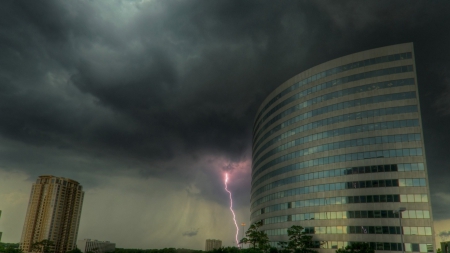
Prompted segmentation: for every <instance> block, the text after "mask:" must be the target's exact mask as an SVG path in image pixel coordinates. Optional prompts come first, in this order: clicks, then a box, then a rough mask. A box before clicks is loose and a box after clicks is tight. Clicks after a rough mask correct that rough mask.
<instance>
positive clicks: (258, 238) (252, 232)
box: [239, 221, 270, 250]
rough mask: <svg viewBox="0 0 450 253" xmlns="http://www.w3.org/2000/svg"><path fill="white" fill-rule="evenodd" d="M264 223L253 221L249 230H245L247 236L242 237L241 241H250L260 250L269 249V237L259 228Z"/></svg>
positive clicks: (254, 247)
mask: <svg viewBox="0 0 450 253" xmlns="http://www.w3.org/2000/svg"><path fill="white" fill-rule="evenodd" d="M262 225H263V223H262V221H260V222H255V223H253V224H252V225H251V226H250V227H249V228H248V230H247V232H245V236H246V237H244V238H242V240H241V241H240V242H239V243H240V244H241V243H249V244H251V245H252V247H253V249H256V247H258V249H260V250H266V249H269V248H270V245H269V237H268V236H267V234H266V232H264V231H260V230H259V228H260V227H261V226H262Z"/></svg>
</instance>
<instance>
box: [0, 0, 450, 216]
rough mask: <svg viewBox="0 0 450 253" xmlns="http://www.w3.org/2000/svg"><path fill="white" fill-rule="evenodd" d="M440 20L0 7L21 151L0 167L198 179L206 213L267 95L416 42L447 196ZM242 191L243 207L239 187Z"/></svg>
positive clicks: (378, 7)
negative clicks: (319, 68) (333, 64)
mask: <svg viewBox="0 0 450 253" xmlns="http://www.w3.org/2000/svg"><path fill="white" fill-rule="evenodd" d="M448 13H450V8H449V4H448V3H442V2H441V3H437V2H432V3H430V2H427V1H415V2H410V1H396V2H393V3H392V2H391V1H372V2H368V1H364V2H361V1H346V2H344V3H342V2H335V1H319V2H309V1H282V2H276V3H275V2H272V1H266V2H262V1H148V2H140V1H134V2H131V1H130V2H127V1H111V2H101V1H71V2H61V1H42V2H36V1H31V2H30V1H27V2H25V1H5V2H2V8H0V14H1V15H0V24H1V33H0V48H2V50H0V97H1V99H0V119H1V122H2V123H1V124H0V134H1V135H2V136H3V137H4V138H6V139H8V140H13V141H17V142H19V143H21V145H23V147H22V146H21V147H18V148H17V149H16V150H11V151H9V152H10V153H8V154H9V155H6V154H4V158H5V159H4V160H3V161H2V163H0V166H3V167H21V168H22V169H27V170H28V171H30V172H31V173H32V174H33V173H34V174H40V173H43V172H45V171H46V170H51V171H54V172H52V173H55V172H56V171H58V170H59V169H58V168H61V167H66V170H67V171H71V172H70V173H74V172H73V171H74V170H88V171H93V170H94V169H95V170H100V169H103V170H106V169H108V170H110V171H115V170H118V171H126V170H127V169H129V168H137V169H139V170H140V171H141V174H142V175H144V176H149V177H164V178H171V179H173V180H177V181H182V180H184V181H187V182H191V181H194V179H195V177H196V176H195V173H194V172H197V171H201V172H202V173H203V174H202V175H203V176H204V177H205V178H208V177H211V178H213V179H212V180H201V181H199V182H198V186H197V187H198V188H199V189H200V190H201V191H202V192H204V195H203V196H202V197H205V198H207V199H215V196H222V195H223V191H222V189H221V188H218V187H217V185H220V184H222V183H223V182H222V181H221V180H222V178H221V177H220V172H217V171H211V170H210V168H216V169H217V170H219V171H226V170H227V167H226V166H222V165H221V164H226V162H224V161H220V162H219V164H220V166H219V165H217V161H215V160H214V159H219V160H220V159H225V160H228V162H229V163H233V164H239V163H243V162H245V161H246V160H248V159H249V157H250V155H249V154H250V148H251V129H252V122H253V119H254V116H255V112H256V110H257V108H258V107H259V105H260V103H261V102H262V100H263V99H264V98H265V96H267V95H268V94H269V93H270V92H271V91H272V90H273V89H274V88H275V87H277V86H278V85H279V84H281V83H282V82H284V81H285V80H287V79H288V78H290V77H292V76H294V75H295V74H297V73H299V72H301V71H303V70H305V69H307V68H309V67H312V66H314V65H316V64H319V63H322V62H324V61H327V60H330V59H333V58H336V57H340V56H343V55H346V54H349V53H354V52H358V51H361V50H366V49H371V48H376V47H381V46H386V45H391V44H397V43H404V42H410V41H412V42H414V43H415V44H414V45H415V50H416V60H417V72H418V79H419V88H420V92H421V106H422V111H423V121H424V122H423V124H424V133H425V142H426V149H427V160H428V164H429V170H430V185H431V190H432V193H448V192H450V185H448V184H447V183H446V182H445V178H448V177H449V176H450V170H449V169H448V168H449V165H448V164H449V163H448V159H447V157H448V156H449V153H448V149H447V148H446V146H447V143H448V142H450V134H449V131H448V129H449V128H450V117H449V114H448V113H446V112H448V111H450V105H449V103H448V101H449V100H450V97H449V95H448V94H449V93H448V91H449V88H448V80H449V75H448V71H447V70H448V69H449V67H450V66H449V65H450V64H449V61H448V59H449V58H450V50H448V45H449V42H450V34H449V33H447V32H445V31H447V30H448V27H450V17H449V15H447V14H448ZM33 147H39V148H41V149H40V150H41V153H39V155H36V154H35V153H33V151H32V150H33V149H32V148H33ZM22 150H30V151H26V152H29V153H30V156H29V157H31V161H25V162H24V160H28V159H26V158H29V157H28V156H27V157H25V156H24V154H23V152H21V151H22ZM55 150H57V152H59V153H57V154H60V153H63V154H65V155H64V156H59V155H56V154H55ZM204 156H210V157H214V158H212V159H213V162H211V163H208V162H205V160H204V158H203V157H204ZM74 157H83V158H85V160H84V161H85V162H84V163H82V164H78V163H77V164H76V165H74V164H73V163H72V162H71V161H72V160H71V159H73V160H76V159H74ZM64 163H66V166H61V165H62V164H64ZM198 163H200V164H198ZM19 164H22V165H21V166H17V165H19ZM24 164H26V165H24ZM14 165H15V166H14ZM36 167H38V168H39V169H36ZM34 174H33V175H34ZM247 175H248V174H247ZM199 177H200V176H199ZM86 180H87V179H86ZM238 182H239V183H238V184H236V185H235V187H236V188H235V189H237V191H238V192H245V194H240V195H238V196H239V197H241V199H239V203H240V204H242V205H244V204H245V205H248V195H249V194H248V191H249V186H248V180H241V181H238ZM92 184H94V182H93V183H92ZM186 184H188V183H186ZM243 196H245V197H243ZM433 205H434V207H435V208H434V212H435V218H437V219H443V218H450V217H448V214H446V213H445V211H444V210H445V206H444V203H442V202H441V201H439V200H438V197H436V196H435V197H433Z"/></svg>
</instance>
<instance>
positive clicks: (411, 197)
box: [251, 43, 434, 252]
mask: <svg viewBox="0 0 450 253" xmlns="http://www.w3.org/2000/svg"><path fill="white" fill-rule="evenodd" d="M252 158H253V166H252V192H251V222H252V223H254V222H257V221H262V222H263V226H262V230H264V231H266V233H267V234H268V235H269V239H270V240H271V241H272V242H277V241H287V239H288V238H287V232H286V231H287V229H288V228H289V227H291V226H292V225H300V226H302V227H304V228H305V232H306V233H310V234H312V235H313V240H314V241H315V243H314V245H311V247H312V248H317V249H318V250H319V251H327V250H329V249H336V248H340V247H343V246H344V245H347V244H348V243H351V242H357V241H361V240H363V241H365V242H370V243H371V246H373V248H374V249H377V250H391V251H399V250H400V249H401V247H400V235H402V236H403V235H404V236H405V237H404V239H405V240H404V247H405V251H407V252H409V251H411V252H414V251H416V252H430V251H433V248H434V236H433V230H432V226H433V217H432V212H431V205H430V202H429V189H428V175H427V166H426V157H425V151H424V145H423V135H422V129H421V115H420V104H419V97H418V91H417V80H416V72H415V62H414V52H413V46H412V44H411V43H409V44H401V45H394V46H390V47H384V48H379V49H373V50H369V51H365V52H361V53H357V54H352V55H349V56H344V57H341V58H339V59H336V60H332V61H329V62H326V63H324V64H321V65H318V66H316V67H313V68H311V69H309V70H307V71H305V72H303V73H300V74H298V75H297V76H295V77H293V78H292V79H290V80H288V81H286V82H285V83H284V84H282V85H281V86H280V87H279V88H278V89H277V91H276V92H273V93H272V94H270V95H269V96H268V98H267V99H266V100H265V102H264V103H263V104H262V105H261V106H260V109H259V110H258V113H257V116H256V118H255V123H254V127H253V154H252ZM374 203H376V205H374ZM403 207H404V208H406V211H405V212H403V213H402V214H401V216H400V217H399V214H398V213H395V212H394V211H395V210H398V209H399V208H403ZM399 219H407V220H408V222H407V223H406V224H405V223H402V224H404V226H402V227H400V226H399ZM377 220H380V222H378V221H377ZM329 222H332V223H331V224H328V223H329ZM375 224H379V225H375ZM386 224H388V225H386ZM335 234H340V235H339V236H340V237H339V238H340V241H335V239H336V237H335V236H336V235H335ZM358 234H366V235H358ZM379 235H394V236H389V237H379ZM361 236H363V237H361ZM415 236H421V238H423V239H421V243H417V241H414V240H415V239H414V238H415ZM362 238H363V239H362ZM387 239H388V240H387Z"/></svg>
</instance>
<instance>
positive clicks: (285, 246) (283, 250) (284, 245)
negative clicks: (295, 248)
mask: <svg viewBox="0 0 450 253" xmlns="http://www.w3.org/2000/svg"><path fill="white" fill-rule="evenodd" d="M277 244H278V247H279V248H281V251H279V252H281V253H289V252H291V250H290V249H289V247H288V243H287V242H278V243H277Z"/></svg>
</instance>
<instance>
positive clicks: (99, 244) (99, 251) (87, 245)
mask: <svg viewBox="0 0 450 253" xmlns="http://www.w3.org/2000/svg"><path fill="white" fill-rule="evenodd" d="M77 248H78V249H80V250H81V252H83V253H87V252H94V253H108V252H114V251H115V250H116V244H115V243H112V242H110V241H97V240H91V239H84V240H78V241H77Z"/></svg>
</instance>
